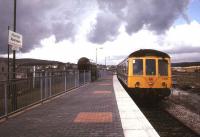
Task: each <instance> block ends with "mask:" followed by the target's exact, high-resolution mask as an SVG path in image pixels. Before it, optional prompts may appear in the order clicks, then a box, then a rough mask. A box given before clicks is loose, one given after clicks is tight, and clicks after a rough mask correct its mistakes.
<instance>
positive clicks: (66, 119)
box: [0, 76, 159, 137]
mask: <svg viewBox="0 0 200 137" xmlns="http://www.w3.org/2000/svg"><path fill="white" fill-rule="evenodd" d="M0 136H2V137H36V136H37V137H40V136H41V137H124V136H125V137H157V136H159V135H158V134H157V132H156V131H155V130H154V128H153V127H152V126H151V124H150V123H149V122H148V120H147V119H146V118H145V116H144V115H143V114H142V112H141V111H140V110H139V108H138V107H137V106H136V104H135V103H134V102H133V101H132V100H131V98H130V97H129V96H128V94H127V93H126V92H125V91H124V89H123V87H122V86H121V85H120V83H119V81H118V79H117V78H116V76H106V77H104V78H102V79H99V80H97V81H96V82H92V83H90V84H87V85H85V86H82V87H80V88H77V89H74V90H71V91H70V92H66V93H64V94H62V95H61V96H59V97H57V98H55V99H53V100H51V101H49V102H47V103H44V104H42V105H39V106H37V107H35V108H33V109H29V110H27V111H25V112H24V113H21V114H20V115H17V116H15V117H13V118H10V119H8V120H7V121H6V122H2V123H0Z"/></svg>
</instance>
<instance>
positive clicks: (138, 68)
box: [133, 59, 143, 75]
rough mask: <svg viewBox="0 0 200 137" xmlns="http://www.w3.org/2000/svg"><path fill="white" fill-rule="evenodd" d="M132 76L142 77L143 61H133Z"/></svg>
mask: <svg viewBox="0 0 200 137" xmlns="http://www.w3.org/2000/svg"><path fill="white" fill-rule="evenodd" d="M133 75H143V60H142V59H135V60H133Z"/></svg>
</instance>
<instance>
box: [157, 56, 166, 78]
mask: <svg viewBox="0 0 200 137" xmlns="http://www.w3.org/2000/svg"><path fill="white" fill-rule="evenodd" d="M158 70H159V71H158V73H159V75H160V76H168V61H167V60H164V59H159V60H158Z"/></svg>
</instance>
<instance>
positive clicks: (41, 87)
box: [39, 72, 43, 100]
mask: <svg viewBox="0 0 200 137" xmlns="http://www.w3.org/2000/svg"><path fill="white" fill-rule="evenodd" d="M39 76H40V98H41V100H42V99H43V95H42V89H43V79H42V72H41V73H40V75H39Z"/></svg>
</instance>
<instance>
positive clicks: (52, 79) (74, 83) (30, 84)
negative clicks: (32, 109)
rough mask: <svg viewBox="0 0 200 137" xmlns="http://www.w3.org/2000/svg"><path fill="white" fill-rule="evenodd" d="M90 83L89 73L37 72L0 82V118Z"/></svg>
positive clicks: (74, 71) (75, 71)
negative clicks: (27, 76)
mask: <svg viewBox="0 0 200 137" xmlns="http://www.w3.org/2000/svg"><path fill="white" fill-rule="evenodd" d="M89 82H91V72H90V71H78V70H69V71H62V72H61V71H58V72H37V73H36V74H34V77H29V78H24V79H17V80H10V81H9V82H8V81H1V82H0V117H4V116H7V115H8V114H10V113H12V112H15V111H18V110H20V109H23V108H25V107H27V106H29V105H32V104H34V103H39V102H42V101H44V100H47V99H49V98H51V97H52V96H55V95H56V94H60V93H62V92H66V91H69V90H71V89H73V88H76V87H79V86H81V85H84V84H87V83H89Z"/></svg>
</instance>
